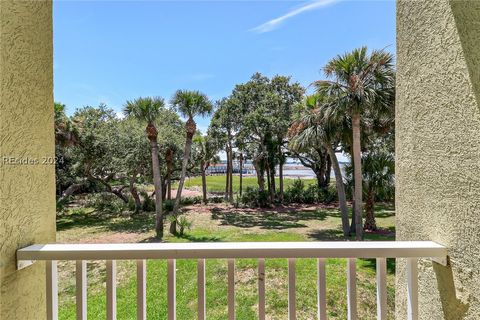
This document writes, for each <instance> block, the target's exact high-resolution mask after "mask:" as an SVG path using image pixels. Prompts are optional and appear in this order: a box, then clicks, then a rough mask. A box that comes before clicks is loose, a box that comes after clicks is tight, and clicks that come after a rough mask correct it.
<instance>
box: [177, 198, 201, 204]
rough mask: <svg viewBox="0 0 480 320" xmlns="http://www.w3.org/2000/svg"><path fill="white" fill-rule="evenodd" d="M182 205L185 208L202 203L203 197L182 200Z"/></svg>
mask: <svg viewBox="0 0 480 320" xmlns="http://www.w3.org/2000/svg"><path fill="white" fill-rule="evenodd" d="M180 203H181V204H182V205H184V206H189V205H192V204H197V203H202V197H200V196H196V197H188V198H182V201H181V202H180Z"/></svg>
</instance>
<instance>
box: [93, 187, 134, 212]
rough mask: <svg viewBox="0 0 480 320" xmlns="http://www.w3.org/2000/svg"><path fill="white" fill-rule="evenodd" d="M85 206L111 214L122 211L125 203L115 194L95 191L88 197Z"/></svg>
mask: <svg viewBox="0 0 480 320" xmlns="http://www.w3.org/2000/svg"><path fill="white" fill-rule="evenodd" d="M86 203H87V206H89V207H93V208H94V209H95V210H97V211H100V212H105V213H111V214H119V213H122V212H123V211H124V210H125V209H126V204H125V203H124V202H123V201H122V200H120V199H119V198H118V197H117V196H116V195H114V194H111V193H106V192H102V193H95V194H92V195H90V196H89V197H88V199H87V201H86Z"/></svg>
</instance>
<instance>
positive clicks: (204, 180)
mask: <svg viewBox="0 0 480 320" xmlns="http://www.w3.org/2000/svg"><path fill="white" fill-rule="evenodd" d="M200 171H201V172H202V195H203V204H207V178H206V177H205V163H204V162H203V161H202V162H201V163H200Z"/></svg>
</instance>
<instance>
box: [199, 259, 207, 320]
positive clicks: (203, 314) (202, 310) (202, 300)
mask: <svg viewBox="0 0 480 320" xmlns="http://www.w3.org/2000/svg"><path fill="white" fill-rule="evenodd" d="M197 290H198V306H197V307H198V320H205V319H206V318H207V299H206V295H205V294H206V292H205V259H198V262H197Z"/></svg>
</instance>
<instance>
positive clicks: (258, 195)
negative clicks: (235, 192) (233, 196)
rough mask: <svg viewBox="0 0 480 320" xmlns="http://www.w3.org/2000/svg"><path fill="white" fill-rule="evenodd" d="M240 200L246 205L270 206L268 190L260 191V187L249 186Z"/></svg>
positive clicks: (253, 206)
mask: <svg viewBox="0 0 480 320" xmlns="http://www.w3.org/2000/svg"><path fill="white" fill-rule="evenodd" d="M240 202H241V203H242V204H244V205H246V206H249V207H252V208H255V207H267V206H268V191H266V190H264V191H260V190H258V188H254V187H247V189H246V190H245V191H244V192H243V194H242V197H241V198H240Z"/></svg>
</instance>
